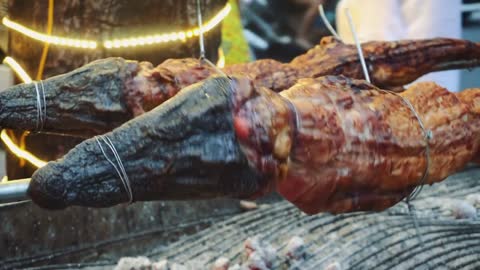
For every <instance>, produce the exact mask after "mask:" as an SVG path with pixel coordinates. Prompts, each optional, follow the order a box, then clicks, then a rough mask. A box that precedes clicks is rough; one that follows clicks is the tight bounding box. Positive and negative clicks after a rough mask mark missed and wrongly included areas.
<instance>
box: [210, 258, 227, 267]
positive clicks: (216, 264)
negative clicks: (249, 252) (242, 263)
mask: <svg viewBox="0 0 480 270" xmlns="http://www.w3.org/2000/svg"><path fill="white" fill-rule="evenodd" d="M229 266H230V260H229V259H228V258H225V257H220V258H218V259H217V260H215V262H214V263H213V265H212V270H229V269H230V267H229Z"/></svg>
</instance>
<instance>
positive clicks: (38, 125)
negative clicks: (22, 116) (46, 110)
mask: <svg viewBox="0 0 480 270" xmlns="http://www.w3.org/2000/svg"><path fill="white" fill-rule="evenodd" d="M33 86H34V87H35V92H36V93H37V123H36V127H35V130H36V131H39V129H40V122H41V118H42V115H43V113H42V104H41V101H40V100H41V99H40V91H39V90H38V83H37V82H35V81H34V82H33Z"/></svg>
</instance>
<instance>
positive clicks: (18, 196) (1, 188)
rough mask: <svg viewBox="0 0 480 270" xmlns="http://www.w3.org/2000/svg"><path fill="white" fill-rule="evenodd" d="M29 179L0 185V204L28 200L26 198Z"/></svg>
mask: <svg viewBox="0 0 480 270" xmlns="http://www.w3.org/2000/svg"><path fill="white" fill-rule="evenodd" d="M29 183H30V178H26V179H20V180H12V181H7V182H2V183H0V204H3V203H13V202H20V201H25V200H30V198H29V197H28V196H27V189H28V184H29Z"/></svg>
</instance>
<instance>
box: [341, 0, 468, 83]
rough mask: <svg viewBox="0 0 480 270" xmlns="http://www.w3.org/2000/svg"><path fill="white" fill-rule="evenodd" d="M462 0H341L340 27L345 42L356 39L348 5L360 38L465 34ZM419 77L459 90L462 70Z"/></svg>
mask: <svg viewBox="0 0 480 270" xmlns="http://www.w3.org/2000/svg"><path fill="white" fill-rule="evenodd" d="M461 5H462V0H381V1H379V0H340V2H339V4H338V6H337V10H336V22H337V31H338V34H339V36H340V38H341V39H342V40H343V41H344V42H345V43H354V40H353V35H352V33H351V30H350V27H349V24H348V19H347V16H346V14H345V9H346V8H348V9H349V11H350V14H351V16H352V20H353V24H354V26H355V29H356V31H357V35H358V38H359V40H360V42H366V41H372V40H386V41H392V40H400V39H426V38H436V37H448V38H461V35H462V22H461V20H462V17H461ZM418 81H433V82H436V83H437V84H439V85H441V86H443V87H445V88H447V89H448V90H450V91H452V92H456V91H459V87H460V71H457V70H454V71H445V72H436V73H431V74H427V75H425V76H423V77H422V78H420V79H419V80H417V82H418Z"/></svg>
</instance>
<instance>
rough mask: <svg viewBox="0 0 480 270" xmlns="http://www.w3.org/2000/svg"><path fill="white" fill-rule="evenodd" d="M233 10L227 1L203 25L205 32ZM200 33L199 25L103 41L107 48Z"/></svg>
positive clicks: (174, 39)
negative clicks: (184, 29)
mask: <svg viewBox="0 0 480 270" xmlns="http://www.w3.org/2000/svg"><path fill="white" fill-rule="evenodd" d="M231 10H232V7H231V5H230V4H229V3H227V4H226V5H225V7H224V8H223V9H222V10H220V11H219V12H218V13H217V14H216V15H215V16H214V17H213V18H212V19H210V20H209V21H208V22H207V23H205V24H204V25H202V30H203V32H204V33H205V32H208V31H210V30H212V29H213V28H215V26H217V25H218V24H219V23H220V22H222V20H223V19H225V17H227V15H228V14H229V13H230V11H231ZM198 35H200V30H199V28H198V27H197V28H194V29H191V30H188V31H181V32H171V33H163V34H154V35H148V36H140V37H130V38H122V39H112V40H106V41H105V42H104V43H103V46H104V47H105V48H107V49H118V48H126V47H136V46H145V45H152V44H159V43H167V42H175V41H184V40H185V39H187V38H192V37H195V36H198Z"/></svg>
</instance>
